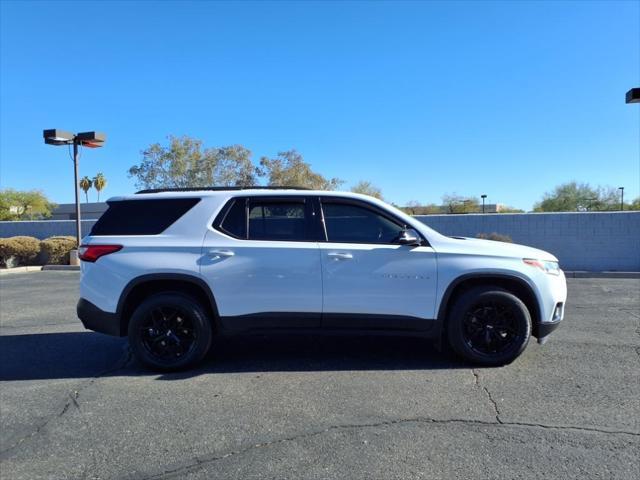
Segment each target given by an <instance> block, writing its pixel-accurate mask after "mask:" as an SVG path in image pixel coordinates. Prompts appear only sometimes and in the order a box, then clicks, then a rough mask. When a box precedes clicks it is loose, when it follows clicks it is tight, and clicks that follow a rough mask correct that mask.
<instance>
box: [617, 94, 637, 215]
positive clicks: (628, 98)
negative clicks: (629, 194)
mask: <svg viewBox="0 0 640 480" xmlns="http://www.w3.org/2000/svg"><path fill="white" fill-rule="evenodd" d="M624 99H625V103H640V88H632V89H631V90H629V91H628V92H627V94H626V95H625V98H624ZM618 190H620V210H621V211H622V210H624V187H618Z"/></svg>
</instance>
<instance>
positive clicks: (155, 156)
mask: <svg viewBox="0 0 640 480" xmlns="http://www.w3.org/2000/svg"><path fill="white" fill-rule="evenodd" d="M168 140H169V145H167V146H165V145H160V144H159V143H154V144H153V145H150V146H149V148H147V149H146V150H143V151H142V161H141V162H140V163H139V164H138V165H134V166H132V167H131V168H130V169H129V176H130V177H135V178H136V187H138V188H181V187H182V188H189V187H190V188H197V187H213V186H221V187H230V186H249V185H255V184H256V169H255V167H254V165H253V163H252V162H251V151H250V150H248V149H246V148H244V147H243V146H241V145H232V146H228V147H220V148H206V149H205V148H204V147H203V144H202V141H201V140H197V139H194V138H191V137H188V136H183V137H174V136H169V137H168Z"/></svg>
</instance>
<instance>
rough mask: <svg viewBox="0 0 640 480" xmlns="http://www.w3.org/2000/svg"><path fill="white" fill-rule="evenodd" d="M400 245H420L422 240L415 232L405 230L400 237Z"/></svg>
mask: <svg viewBox="0 0 640 480" xmlns="http://www.w3.org/2000/svg"><path fill="white" fill-rule="evenodd" d="M398 243H399V244H400V245H414V246H417V245H420V238H419V237H418V234H417V232H416V231H415V230H403V231H401V232H400V236H399V237H398Z"/></svg>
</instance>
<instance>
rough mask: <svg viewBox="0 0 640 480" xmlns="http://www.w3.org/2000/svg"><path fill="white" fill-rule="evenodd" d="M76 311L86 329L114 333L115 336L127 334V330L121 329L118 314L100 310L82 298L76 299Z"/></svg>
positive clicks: (108, 333)
mask: <svg viewBox="0 0 640 480" xmlns="http://www.w3.org/2000/svg"><path fill="white" fill-rule="evenodd" d="M76 312H77V314H78V318H79V319H80V321H81V322H82V325H84V328H86V329H87V330H93V331H94V332H99V333H105V334H107V335H114V336H116V337H124V336H125V335H126V334H127V332H125V331H123V327H122V322H121V321H120V315H118V314H117V313H111V312H105V311H104V310H100V309H99V308H98V307H96V306H95V305H94V304H93V303H91V302H90V301H88V300H85V299H84V298H81V299H80V300H78V305H77V306H76Z"/></svg>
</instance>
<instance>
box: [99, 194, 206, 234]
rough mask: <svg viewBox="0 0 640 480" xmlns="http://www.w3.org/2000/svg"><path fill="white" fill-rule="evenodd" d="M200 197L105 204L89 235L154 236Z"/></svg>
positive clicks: (186, 210)
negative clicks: (106, 207) (105, 206)
mask: <svg viewBox="0 0 640 480" xmlns="http://www.w3.org/2000/svg"><path fill="white" fill-rule="evenodd" d="M199 201H200V199H199V198H162V199H157V200H122V201H116V202H108V203H109V208H108V209H107V211H106V212H104V214H103V215H102V216H101V217H100V219H99V220H98V221H97V222H96V224H95V225H94V226H93V228H92V229H91V235H95V236H100V235H157V234H159V233H162V232H163V231H165V230H166V229H167V228H168V227H169V226H170V225H171V224H172V223H174V222H175V221H176V220H178V219H179V218H180V217H181V216H182V215H184V214H185V213H187V212H188V211H189V210H190V209H191V207H193V206H194V205H195V204H196V203H198V202H199Z"/></svg>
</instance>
